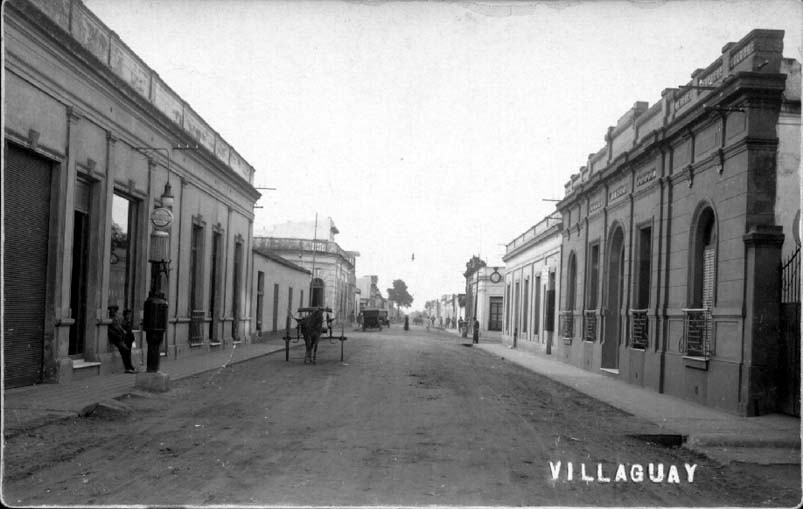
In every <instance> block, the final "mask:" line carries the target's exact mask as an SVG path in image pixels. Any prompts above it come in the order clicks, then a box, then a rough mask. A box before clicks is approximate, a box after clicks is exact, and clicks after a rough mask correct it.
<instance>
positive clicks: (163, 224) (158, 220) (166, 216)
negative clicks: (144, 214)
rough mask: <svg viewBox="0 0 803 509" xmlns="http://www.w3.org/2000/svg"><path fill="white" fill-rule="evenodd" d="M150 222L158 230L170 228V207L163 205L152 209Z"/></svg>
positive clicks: (171, 218) (171, 217)
mask: <svg viewBox="0 0 803 509" xmlns="http://www.w3.org/2000/svg"><path fill="white" fill-rule="evenodd" d="M151 224H153V227H154V228H156V229H158V230H165V229H167V228H170V225H171V224H173V213H172V212H170V209H166V208H164V207H159V208H157V209H153V212H151Z"/></svg>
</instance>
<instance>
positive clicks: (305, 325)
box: [298, 309, 323, 364]
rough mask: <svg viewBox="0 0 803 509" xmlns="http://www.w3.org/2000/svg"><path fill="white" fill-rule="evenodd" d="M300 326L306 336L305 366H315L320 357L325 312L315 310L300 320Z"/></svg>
mask: <svg viewBox="0 0 803 509" xmlns="http://www.w3.org/2000/svg"><path fill="white" fill-rule="evenodd" d="M298 326H299V328H300V329H301V334H302V335H303V336H304V346H306V348H307V351H306V353H305V354H304V364H307V363H308V362H309V363H311V364H315V360H316V358H317V356H318V341H319V340H320V339H321V333H322V330H323V310H322V309H315V310H313V311H312V312H311V313H310V314H308V315H307V316H305V317H304V318H302V319H300V320H298Z"/></svg>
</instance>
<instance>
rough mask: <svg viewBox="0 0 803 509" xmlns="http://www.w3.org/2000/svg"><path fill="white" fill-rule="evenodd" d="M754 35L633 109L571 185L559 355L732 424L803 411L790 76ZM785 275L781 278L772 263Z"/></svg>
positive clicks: (764, 38)
mask: <svg viewBox="0 0 803 509" xmlns="http://www.w3.org/2000/svg"><path fill="white" fill-rule="evenodd" d="M782 49H783V32H782V31H779V30H753V31H751V32H750V33H749V34H747V35H746V36H745V37H744V38H743V39H742V40H740V41H739V42H736V43H728V44H726V45H725V47H724V48H723V50H722V55H721V56H720V57H719V58H717V59H716V60H715V61H713V62H712V63H711V64H709V65H707V66H706V67H705V68H703V69H697V70H695V71H694V72H693V73H692V75H691V76H692V80H691V81H690V82H689V84H688V85H689V86H688V87H684V88H670V89H666V90H664V91H663V92H662V94H661V99H660V100H659V101H658V102H657V103H655V104H654V105H653V106H651V107H649V106H648V104H647V103H644V102H637V103H636V104H635V105H634V106H633V108H632V109H631V110H629V111H628V112H626V113H625V114H624V115H623V116H622V117H621V118H620V119H619V121H618V122H617V124H616V126H613V127H610V128H609V129H608V132H607V134H606V136H605V141H606V144H605V146H604V147H602V148H601V149H600V150H599V151H597V152H595V153H593V154H591V155H590V156H589V158H588V161H587V164H586V166H584V167H582V168H580V172H579V173H577V174H575V175H573V176H572V177H571V180H570V181H569V182H567V183H566V194H565V196H564V198H563V200H562V201H561V202H560V203H558V205H557V207H558V209H559V211H560V212H561V214H562V216H563V230H562V235H563V243H562V244H563V256H562V258H563V261H562V270H561V275H560V280H561V288H562V289H563V291H562V296H561V299H560V309H561V320H560V322H561V325H560V331H561V341H563V342H564V348H563V350H562V355H563V356H564V358H565V360H566V361H567V362H571V363H572V364H575V365H577V366H580V367H583V368H585V369H588V370H593V371H600V370H601V371H603V372H606V373H608V374H610V375H612V376H615V377H617V378H619V379H621V380H624V381H626V382H629V383H631V384H634V385H639V386H644V387H647V388H650V389H652V390H655V391H658V392H664V393H668V394H671V395H674V396H677V397H680V398H685V399H688V400H692V401H695V402H698V403H700V404H703V405H708V406H712V407H717V408H720V409H723V410H727V411H730V412H733V413H737V414H739V415H745V416H752V415H758V414H764V413H770V412H785V413H791V414H796V415H799V414H800V393H799V388H800V378H799V377H800V364H799V363H800V314H799V313H800V292H799V287H800V279H799V270H800V258H799V253H800V240H799V234H798V232H799V228H800V224H799V217H800V170H799V166H800V90H801V82H800V80H801V74H800V63H799V62H797V61H795V60H792V59H786V58H783V56H782ZM782 262H783V265H782Z"/></svg>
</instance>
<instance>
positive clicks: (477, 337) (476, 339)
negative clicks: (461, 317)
mask: <svg viewBox="0 0 803 509" xmlns="http://www.w3.org/2000/svg"><path fill="white" fill-rule="evenodd" d="M473 339H474V340H473V343H474V344H475V345H477V344H479V342H480V321H479V320H477V317H476V316H475V317H474V338H473Z"/></svg>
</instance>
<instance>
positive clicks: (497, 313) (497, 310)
mask: <svg viewBox="0 0 803 509" xmlns="http://www.w3.org/2000/svg"><path fill="white" fill-rule="evenodd" d="M488 330H493V331H501V330H502V297H491V299H490V302H489V303H488Z"/></svg>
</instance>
